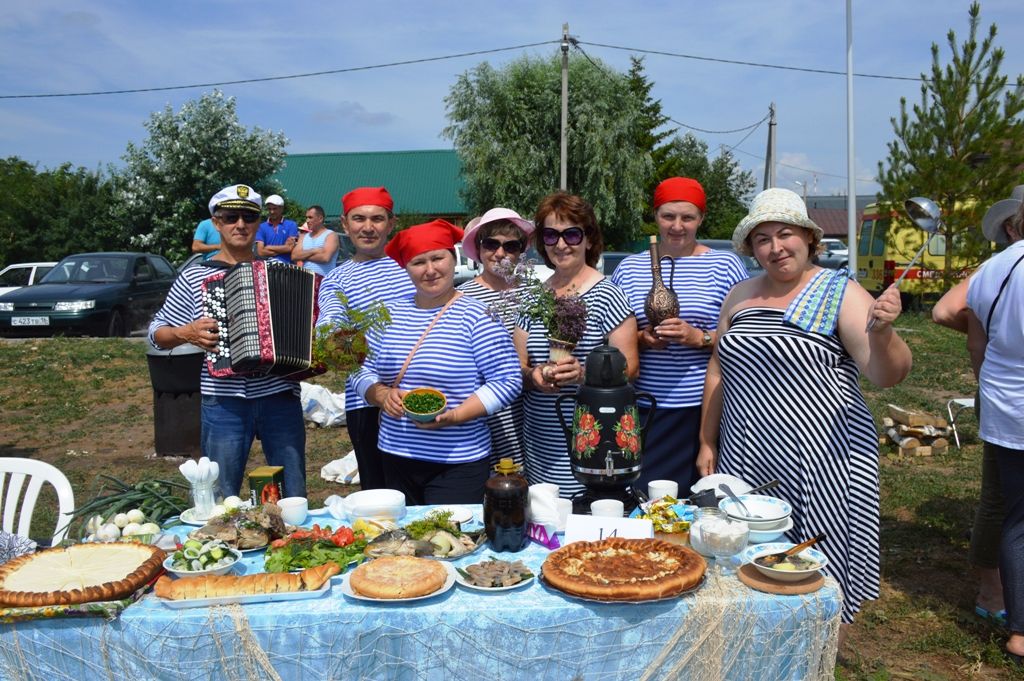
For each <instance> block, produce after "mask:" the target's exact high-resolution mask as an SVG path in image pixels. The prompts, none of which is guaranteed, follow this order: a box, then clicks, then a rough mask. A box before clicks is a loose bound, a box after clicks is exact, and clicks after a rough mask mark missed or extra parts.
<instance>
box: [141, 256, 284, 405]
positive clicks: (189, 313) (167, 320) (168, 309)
mask: <svg viewBox="0 0 1024 681" xmlns="http://www.w3.org/2000/svg"><path fill="white" fill-rule="evenodd" d="M217 262H218V261H215V260H204V261H202V262H200V263H197V264H195V265H193V266H191V267H188V268H186V269H185V270H183V271H182V272H181V274H179V275H178V278H177V279H175V280H174V284H173V285H172V286H171V290H170V291H169V292H168V293H167V299H166V300H165V301H164V305H163V307H161V308H160V311H159V312H157V313H156V316H154V317H153V321H152V322H151V323H150V325H149V342H150V344H151V345H152V346H153V347H154V348H157V349H161V350H162V349H164V348H161V347H160V346H159V345H157V344H156V339H155V338H154V335H153V334H155V333H156V330H157V329H159V328H160V327H162V326H184V325H185V324H188V323H189V322H194V321H195V320H197V319H200V318H201V317H204V316H205V315H204V314H203V293H202V283H203V279H205V278H206V277H209V276H211V275H213V274H217V273H218V272H223V271H224V266H223V264H220V265H218V264H217ZM211 263H213V264H211ZM286 390H287V391H290V392H292V393H293V394H295V395H298V394H299V392H300V388H299V384H298V383H296V382H293V381H285V380H284V379H281V378H278V377H277V376H260V377H251V378H247V377H244V376H227V377H224V378H216V377H214V376H211V375H210V372H209V370H208V369H207V366H206V362H203V369H202V374H201V376H200V392H201V393H202V394H203V395H213V396H217V397H241V398H243V399H247V400H254V399H257V398H260V397H266V396H267V395H274V394H276V393H280V392H284V391H286Z"/></svg>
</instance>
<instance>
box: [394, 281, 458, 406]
mask: <svg viewBox="0 0 1024 681" xmlns="http://www.w3.org/2000/svg"><path fill="white" fill-rule="evenodd" d="M461 297H462V291H456V292H455V295H454V296H452V299H451V300H449V301H448V302H447V303H445V304H444V307H442V308H441V309H440V310H439V311H438V313H437V314H436V315H434V318H433V319H431V320H430V323H429V324H427V328H426V329H424V330H423V335H421V336H420V337H419V340H417V341H416V344H415V345H413V346H412V350H410V351H409V354H408V356H407V357H406V358H405V363H404V364H402V368H401V369H400V370H399V371H398V376H396V377H395V380H394V382H393V383H392V384H391V387H392V388H397V387H398V385H399V384H400V383H401V382H402V377H403V376H405V370H406V369H408V368H409V363H410V362H412V356H413V355H415V354H416V351H417V350H419V349H420V345H422V344H423V341H424V340H426V338H427V334H428V333H430V330H431V329H432V328H434V324H437V320H439V319H440V318H441V315H443V314H444V313H445V311H446V310H447V309H448V308H449V307H451V306H452V303H454V302H455V301H456V300H458V299H459V298H461Z"/></svg>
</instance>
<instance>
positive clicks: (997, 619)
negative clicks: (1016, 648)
mask: <svg viewBox="0 0 1024 681" xmlns="http://www.w3.org/2000/svg"><path fill="white" fill-rule="evenodd" d="M974 614H975V615H977V616H978V617H980V618H981V619H983V620H988V621H989V622H994V623H996V624H998V625H999V626H1001V627H1005V626H1006V610H997V611H995V612H993V611H991V610H986V609H985V608H983V607H981V606H980V605H975V606H974ZM1010 654H1011V655H1012V653H1010Z"/></svg>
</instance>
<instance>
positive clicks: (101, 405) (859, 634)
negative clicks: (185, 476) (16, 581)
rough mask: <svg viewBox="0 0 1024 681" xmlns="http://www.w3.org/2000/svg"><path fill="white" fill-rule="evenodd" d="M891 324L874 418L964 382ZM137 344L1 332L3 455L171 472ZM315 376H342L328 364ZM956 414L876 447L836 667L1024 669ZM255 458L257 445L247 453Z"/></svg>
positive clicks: (318, 455)
mask: <svg viewBox="0 0 1024 681" xmlns="http://www.w3.org/2000/svg"><path fill="white" fill-rule="evenodd" d="M899 329H900V333H901V334H902V335H903V337H904V338H905V339H906V340H907V342H908V343H909V344H910V347H911V349H912V350H913V352H914V369H913V371H912V373H911V375H910V376H909V377H908V379H907V380H906V381H904V382H903V383H902V384H901V385H899V386H897V387H895V388H891V389H888V390H878V389H875V388H874V387H873V386H871V385H869V384H867V383H865V384H864V390H865V395H866V396H867V398H868V403H869V405H870V406H871V409H872V411H873V413H874V414H875V417H876V423H878V424H880V423H881V418H882V416H883V415H885V413H886V405H887V404H888V403H893V404H897V405H899V406H901V407H905V408H916V409H922V410H924V411H927V412H930V413H932V414H936V415H939V414H943V415H944V414H945V405H946V401H947V400H948V399H950V398H952V397H966V396H971V395H973V394H974V390H975V382H974V378H973V376H972V375H971V372H970V366H969V363H968V358H967V352H966V349H965V347H964V339H963V337H962V336H960V335H958V334H955V333H953V332H951V331H948V330H946V329H942V328H940V327H938V326H936V325H934V324H932V323H931V321H930V319H929V318H928V317H927V316H926V315H919V314H906V315H904V316H903V317H901V318H900V320H899ZM145 350H146V347H145V344H144V343H142V342H139V340H138V339H131V340H121V339H109V340H100V339H61V338H57V339H47V340H27V341H3V342H0V403H2V404H3V418H2V419H0V455H3V456H28V457H33V458H38V459H42V460H45V461H49V462H50V463H53V464H54V465H56V466H57V467H58V468H60V469H61V470H63V471H65V473H66V474H67V475H68V477H69V479H70V480H71V482H72V485H73V486H74V489H75V496H76V500H78V501H79V502H80V503H81V502H83V501H86V500H88V499H90V498H91V497H92V496H93V495H94V494H95V490H96V489H97V481H96V476H97V474H98V473H107V474H110V475H114V476H116V477H118V478H120V479H122V480H124V481H126V482H136V481H138V480H141V479H145V478H167V479H180V474H179V473H178V471H177V467H178V465H179V464H180V463H181V460H180V459H178V460H168V459H166V458H164V457H156V456H154V454H153V420H152V419H153V417H152V390H151V388H150V382H149V375H148V371H147V368H146V359H145ZM317 382H319V383H322V384H324V385H326V386H327V387H329V388H330V389H331V390H334V391H340V390H341V382H340V381H339V380H337V379H336V378H333V377H321V378H319V379H317ZM961 424H962V426H961V429H960V432H961V441H962V442H963V443H964V447H963V449H961V450H957V449H955V447H953V446H951V447H950V449H949V451H948V453H946V454H944V455H942V456H934V457H917V458H912V459H902V458H900V457H898V456H897V455H895V454H894V453H893V452H892V451H891V448H890V447H887V446H884V447H882V451H881V459H882V466H881V486H882V543H881V547H882V597H881V598H880V599H879V600H877V601H873V602H869V603H867V604H866V606H865V607H864V609H863V610H862V611H861V613H860V615H859V616H858V618H857V620H856V622H855V623H854V625H853V627H852V629H851V632H850V639H849V642H848V646H847V648H846V651H845V656H844V660H843V661H842V663H841V664H840V666H839V667H837V669H836V678H837V679H844V680H847V679H848V680H865V681H866V680H872V681H882V680H887V679H923V680H926V681H938V680H950V681H952V680H958V681H959V680H967V679H1024V673H1022V672H1020V671H1017V670H1016V669H1012V668H1011V667H1010V666H1009V665H1008V663H1006V662H1005V661H1004V660H1003V657H1002V654H1001V652H1000V651H1001V645H1002V642H1003V640H1004V638H1005V635H1004V632H1002V631H1000V630H999V629H997V628H995V627H993V626H991V625H989V624H987V623H985V622H981V621H980V620H978V619H977V618H976V617H975V616H974V614H973V602H974V589H975V587H974V579H973V577H972V575H971V571H970V566H969V565H968V563H967V546H968V531H969V529H970V527H971V523H972V519H973V513H974V508H975V504H976V499H977V494H978V488H979V479H980V462H981V445H980V443H979V442H978V440H977V424H976V421H975V420H974V417H973V414H972V413H969V414H967V415H965V416H963V417H962V420H961ZM349 448H350V446H349V442H348V437H347V432H346V431H345V429H344V428H332V429H321V428H316V427H310V428H309V429H308V430H307V452H306V455H307V476H308V483H309V497H310V500H311V505H317V502H318V501H322V500H323V499H324V498H325V497H326V496H328V495H330V494H335V493H340V494H346V493H348V492H349V491H351V490H350V488H345V487H342V486H340V485H338V484H336V483H328V482H326V481H324V480H322V479H320V475H319V472H320V468H321V467H322V466H323V465H324V464H326V463H327V462H329V461H331V460H333V459H336V458H339V457H341V456H343V455H344V454H345V453H346V452H347V451H348V450H349ZM262 462H263V457H262V453H261V452H259V451H258V446H257V451H254V452H253V455H252V456H251V457H250V466H256V465H259V464H261V463H262ZM40 504H41V507H50V506H52V505H53V502H52V501H50V500H47V499H44V500H42V501H41V502H40ZM44 515H45V512H44V511H41V512H40V514H39V518H38V520H37V522H36V524H34V532H36V533H37V534H39V535H46V534H48V533H49V532H50V531H51V530H52V523H53V521H52V520H51V519H50V518H52V515H51V516H50V518H46V517H44ZM47 522H48V523H49V526H47V525H46V523H47Z"/></svg>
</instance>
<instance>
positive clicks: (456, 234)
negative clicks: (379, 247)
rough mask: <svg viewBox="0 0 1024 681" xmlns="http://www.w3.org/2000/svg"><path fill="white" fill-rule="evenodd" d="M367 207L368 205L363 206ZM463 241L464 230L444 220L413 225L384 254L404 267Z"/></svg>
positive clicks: (395, 239) (397, 235) (403, 231)
mask: <svg viewBox="0 0 1024 681" xmlns="http://www.w3.org/2000/svg"><path fill="white" fill-rule="evenodd" d="M361 205H366V204H361ZM460 241H462V228H461V227H456V226H455V225H453V224H452V223H450V222H445V221H444V220H434V221H433V222H427V223H425V224H422V225H413V226H412V227H410V228H408V229H403V230H402V231H401V232H399V233H398V234H396V235H395V236H393V237H392V238H391V241H389V242H388V245H387V246H385V247H384V252H385V253H387V254H388V256H390V257H391V259H392V260H394V261H395V262H397V263H398V264H399V265H401V266H402V267H405V265H406V263H408V262H409V261H410V260H412V259H413V258H415V257H416V256H417V255H419V254H420V253H426V252H427V251H437V250H440V249H442V248H443V249H452V248H455V244H457V243H459V242H460Z"/></svg>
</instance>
